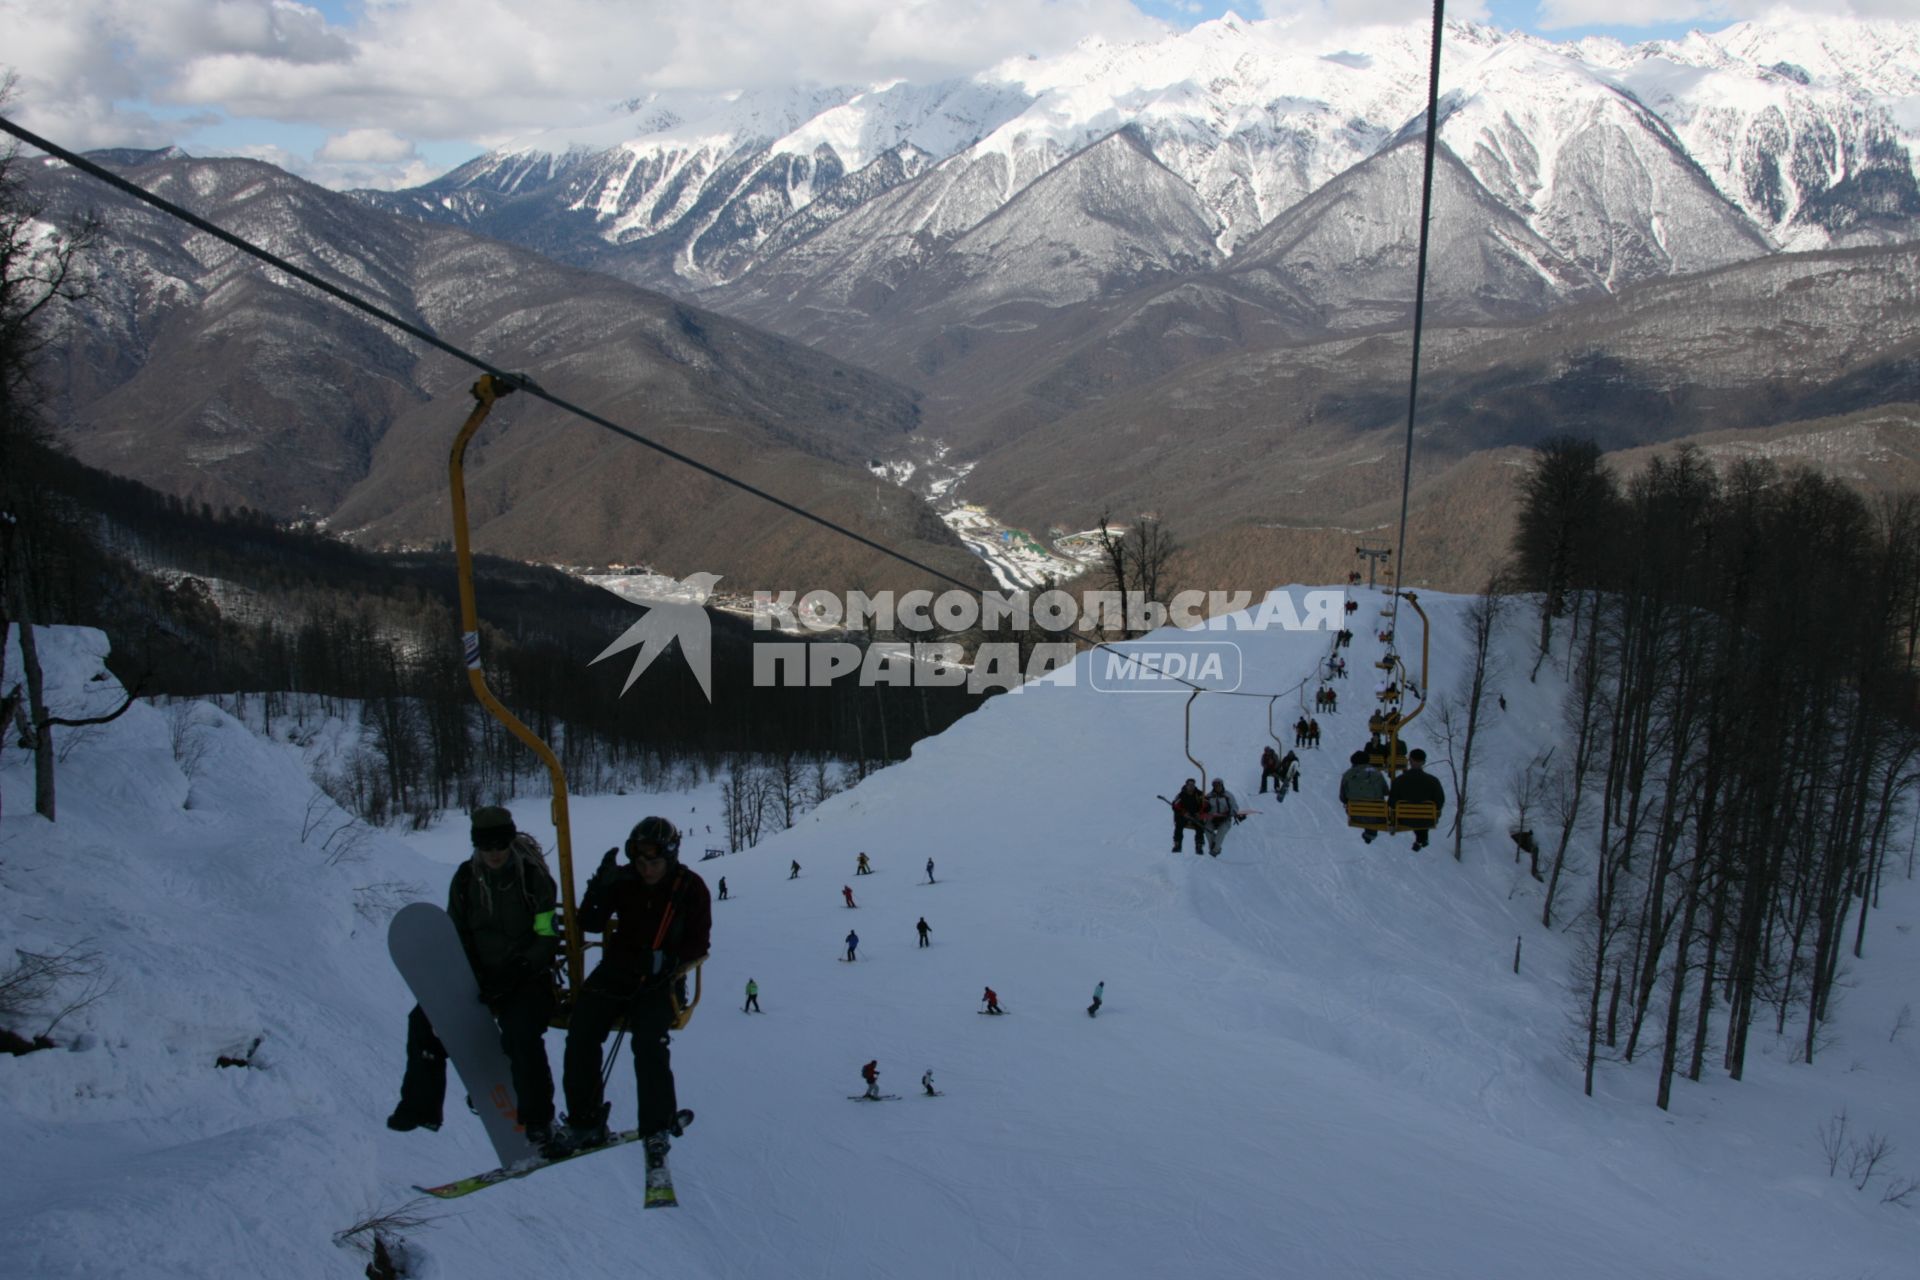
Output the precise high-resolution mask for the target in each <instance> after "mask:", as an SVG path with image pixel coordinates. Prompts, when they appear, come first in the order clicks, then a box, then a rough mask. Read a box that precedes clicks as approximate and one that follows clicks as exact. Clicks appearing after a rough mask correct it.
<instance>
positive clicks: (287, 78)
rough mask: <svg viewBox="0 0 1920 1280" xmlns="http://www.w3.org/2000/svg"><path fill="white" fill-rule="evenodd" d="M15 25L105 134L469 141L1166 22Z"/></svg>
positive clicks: (277, 11) (895, 10)
mask: <svg viewBox="0 0 1920 1280" xmlns="http://www.w3.org/2000/svg"><path fill="white" fill-rule="evenodd" d="M0 29H5V30H6V31H8V33H9V39H8V44H7V49H6V52H5V54H4V55H0V56H3V57H4V58H5V59H7V60H9V61H12V62H13V63H14V65H16V66H18V67H19V68H20V70H21V79H22V85H21V91H22V92H21V98H22V104H23V108H24V109H25V110H26V111H28V112H31V113H37V114H38V115H39V117H40V118H41V119H42V120H43V121H52V120H54V119H58V120H59V121H60V122H61V124H62V125H64V126H66V127H67V128H68V129H70V130H71V129H73V128H80V129H81V130H82V132H84V134H85V135H86V137H87V140H88V143H89V144H91V143H96V142H99V141H104V140H112V141H127V140H130V139H131V136H132V135H135V134H138V135H140V136H141V137H142V138H145V137H146V136H147V134H148V132H149V128H148V126H149V123H150V122H149V121H142V120H140V119H139V118H138V114H137V112H138V109H137V108H136V110H135V114H134V115H131V116H122V115H121V112H122V111H124V110H126V108H125V107H124V106H123V105H122V104H126V103H150V104H157V105H161V106H166V107H187V108H213V109H217V110H220V111H222V112H224V113H226V114H228V115H229V116H235V117H255V118H260V119H263V120H274V121H280V122H283V123H299V124H307V125H317V126H319V127H322V128H325V129H328V130H332V131H341V132H345V131H354V130H365V129H385V130H388V131H390V132H392V133H394V134H397V135H404V136H409V137H417V138H437V139H472V138H478V137H484V136H489V135H492V136H498V135H501V134H513V133H524V132H530V131H533V130H536V129H540V128H543V127H548V126H552V125H561V124H573V123H579V122H581V121H583V120H587V119H591V118H596V117H599V116H600V115H601V114H602V113H603V112H604V110H605V108H606V106H607V105H608V104H610V103H613V102H617V101H620V100H623V99H626V98H630V97H634V96H637V95H639V94H642V93H644V92H646V91H647V90H649V89H655V88H741V87H754V86H758V85H765V84H779V83H789V82H793V81H801V82H812V83H865V82H867V81H871V80H877V79H882V78H892V77H898V76H906V77H910V78H924V77H936V76H942V75H952V74H958V73H961V72H965V71H972V70H975V69H977V68H979V67H981V66H983V65H986V64H988V63H990V62H993V61H996V60H998V59H1000V58H1003V57H1007V56H1010V55H1013V54H1020V53H1028V52H1033V53H1041V54H1045V53H1051V52H1055V51H1058V50H1060V49H1064V48H1066V47H1069V46H1071V45H1072V44H1073V43H1075V42H1076V41H1078V40H1080V39H1082V38H1084V37H1086V36H1089V35H1094V34H1100V35H1105V36H1108V37H1117V38H1126V37H1129V36H1142V35H1147V34H1151V33H1153V32H1155V31H1157V30H1159V29H1160V28H1159V27H1158V25H1157V24H1155V23H1154V22H1153V21H1152V20H1150V19H1148V18H1146V17H1144V16H1143V15H1142V14H1141V13H1140V12H1139V11H1138V10H1136V9H1135V8H1134V7H1133V6H1132V4H1131V3H1129V2H1128V0H805V2H796V3H785V4H773V3H766V0H706V2H705V3H704V4H701V5H698V6H696V5H692V4H688V3H685V0H541V3H538V4H526V3H522V2H520V0H365V2H364V4H363V6H362V11H361V13H360V15H359V20H358V21H357V22H356V23H355V24H353V25H352V26H346V27H340V26H332V25H329V24H328V23H327V22H326V20H325V18H324V17H323V16H322V15H321V14H320V13H319V12H318V11H317V10H315V9H313V8H310V7H308V6H306V5H302V4H298V3H293V2H292V0H64V3H60V4H55V3H51V2H50V0H0ZM56 104H64V105H56ZM73 104H86V105H85V106H84V109H81V110H75V109H74V106H73ZM116 122H118V123H120V124H122V125H123V126H125V128H126V133H127V136H125V137H122V138H115V139H109V138H106V137H104V136H103V135H107V134H111V133H112V129H113V126H114V124H115V123H116ZM48 127H49V128H51V127H52V125H51V124H50V123H49V124H48ZM68 136H69V137H71V136H72V135H71V133H70V134H69V135H68ZM62 140H63V141H65V140H67V139H66V138H63V139H62Z"/></svg>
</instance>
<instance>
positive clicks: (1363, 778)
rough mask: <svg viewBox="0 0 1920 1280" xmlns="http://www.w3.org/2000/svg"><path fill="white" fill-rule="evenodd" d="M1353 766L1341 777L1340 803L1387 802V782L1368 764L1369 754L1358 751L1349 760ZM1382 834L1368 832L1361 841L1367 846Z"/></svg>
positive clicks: (1363, 832)
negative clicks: (1359, 801) (1357, 801)
mask: <svg viewBox="0 0 1920 1280" xmlns="http://www.w3.org/2000/svg"><path fill="white" fill-rule="evenodd" d="M1348 759H1349V763H1350V764H1351V765H1352V766H1353V767H1352V768H1350V769H1348V770H1347V771H1346V772H1345V773H1343V774H1341V775H1340V803H1341V804H1343V805H1346V804H1352V803H1353V802H1354V801H1355V800H1385V799H1386V798H1387V780H1386V779H1385V778H1383V777H1381V776H1380V773H1379V771H1378V770H1376V769H1375V768H1374V767H1373V766H1372V765H1371V764H1368V763H1367V753H1366V752H1364V751H1356V752H1354V753H1353V755H1352V756H1350V757H1349V758H1348ZM1378 834H1380V833H1379V832H1377V831H1373V830H1366V831H1362V832H1361V833H1360V839H1361V840H1362V841H1364V842H1365V843H1367V844H1372V843H1373V838H1374V837H1375V836H1376V835H1378Z"/></svg>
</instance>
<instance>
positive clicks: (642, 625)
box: [587, 573, 721, 702]
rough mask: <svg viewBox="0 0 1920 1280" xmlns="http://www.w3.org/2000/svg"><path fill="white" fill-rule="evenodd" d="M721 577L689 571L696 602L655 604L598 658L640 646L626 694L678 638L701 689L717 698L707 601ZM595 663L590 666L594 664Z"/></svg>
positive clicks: (688, 583)
mask: <svg viewBox="0 0 1920 1280" xmlns="http://www.w3.org/2000/svg"><path fill="white" fill-rule="evenodd" d="M720 577H721V575H719V574H717V573H690V574H688V575H687V577H686V579H685V585H686V586H689V587H692V588H693V590H694V593H695V599H694V601H693V602H692V603H690V604H689V603H684V602H682V601H678V600H671V601H662V602H660V603H658V604H655V605H654V606H652V607H651V608H650V609H648V610H647V616H646V617H644V618H642V619H640V621H638V622H636V623H634V624H633V625H632V626H630V627H628V628H627V629H626V630H625V631H622V632H621V633H620V638H619V639H618V640H615V641H614V642H613V643H612V644H610V645H608V646H607V647H606V648H604V649H602V650H601V651H600V652H599V654H598V655H596V656H595V657H594V659H593V662H598V661H600V660H601V659H602V658H609V657H612V656H613V655H614V654H616V653H619V652H620V651H621V650H622V649H632V648H634V647H635V646H638V648H639V652H637V653H635V654H634V655H633V668H632V669H631V670H630V671H628V672H627V682H626V683H625V684H623V685H621V686H620V692H621V694H622V695H625V693H626V692H627V690H629V689H631V688H633V682H634V681H635V680H638V679H639V678H640V673H641V672H642V671H645V670H646V669H647V667H648V666H649V665H651V664H652V662H653V660H654V658H655V657H657V656H658V655H659V654H660V653H661V652H662V651H663V650H665V649H666V647H667V646H668V645H670V644H672V643H673V642H674V641H676V640H678V641H679V642H680V653H681V656H683V657H685V658H686V660H687V666H688V667H689V668H691V669H692V671H693V678H694V679H695V680H698V681H699V682H700V692H702V693H704V694H706V695H707V701H708V702H712V701H713V621H712V620H711V619H710V618H708V617H707V610H706V603H707V600H708V598H709V597H710V596H712V594H713V588H714V584H715V583H717V582H719V581H720ZM593 662H590V663H588V664H587V665H588V666H592V665H593Z"/></svg>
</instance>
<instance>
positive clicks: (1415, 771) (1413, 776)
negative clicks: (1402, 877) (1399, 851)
mask: <svg viewBox="0 0 1920 1280" xmlns="http://www.w3.org/2000/svg"><path fill="white" fill-rule="evenodd" d="M1387 800H1388V802H1389V803H1391V804H1392V805H1393V806H1394V808H1395V809H1396V810H1398V809H1399V807H1400V806H1401V805H1402V804H1432V805H1433V816H1434V821H1435V823H1436V824H1437V823H1438V822H1439V819H1440V811H1441V810H1442V809H1444V808H1446V805H1447V792H1446V788H1444V787H1442V786H1441V785H1440V779H1438V778H1436V777H1434V776H1433V775H1432V774H1430V773H1428V772H1427V753H1426V752H1424V751H1422V750H1421V749H1420V748H1418V747H1415V748H1414V749H1413V750H1411V751H1409V752H1407V771H1406V772H1405V773H1403V774H1401V775H1400V776H1399V777H1397V778H1395V779H1394V780H1393V789H1392V790H1391V791H1390V792H1389V793H1388V795H1387ZM1428 834H1429V830H1428V829H1426V828H1422V829H1421V830H1419V831H1415V832H1414V833H1413V849H1414V852H1415V853H1418V852H1419V851H1420V850H1422V849H1424V848H1426V847H1427V835H1428Z"/></svg>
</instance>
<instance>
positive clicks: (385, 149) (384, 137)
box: [314, 129, 420, 164]
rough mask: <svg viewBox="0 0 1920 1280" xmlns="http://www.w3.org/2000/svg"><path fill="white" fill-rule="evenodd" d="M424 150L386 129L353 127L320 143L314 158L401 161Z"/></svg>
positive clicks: (378, 162) (327, 160) (328, 160)
mask: <svg viewBox="0 0 1920 1280" xmlns="http://www.w3.org/2000/svg"><path fill="white" fill-rule="evenodd" d="M419 157H420V153H419V152H418V151H417V150H415V149H414V145H413V144H412V143H411V142H408V141H407V140H406V139H405V138H402V137H400V136H398V135H397V134H394V133H392V132H390V131H388V130H386V129H350V130H348V131H347V132H346V133H336V134H334V135H333V136H332V137H331V138H328V139H327V140H326V141H325V142H323V143H321V144H320V149H319V150H318V151H316V152H314V158H315V159H318V160H322V161H326V162H329V163H347V164H361V163H370V164H398V163H400V162H402V161H405V160H417V159H419Z"/></svg>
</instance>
